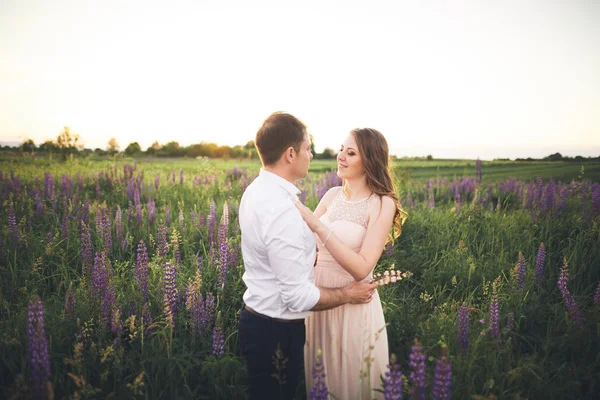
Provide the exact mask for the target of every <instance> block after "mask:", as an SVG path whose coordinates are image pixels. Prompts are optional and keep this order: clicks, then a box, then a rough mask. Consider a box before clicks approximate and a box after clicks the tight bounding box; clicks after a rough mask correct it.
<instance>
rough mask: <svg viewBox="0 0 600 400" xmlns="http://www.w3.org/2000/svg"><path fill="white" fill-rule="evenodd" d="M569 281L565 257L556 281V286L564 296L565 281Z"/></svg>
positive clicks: (565, 289)
mask: <svg viewBox="0 0 600 400" xmlns="http://www.w3.org/2000/svg"><path fill="white" fill-rule="evenodd" d="M568 281H569V264H568V263H567V258H566V257H565V258H564V259H563V265H562V267H561V269H560V273H559V275H558V282H557V286H558V290H560V292H561V293H563V296H564V292H565V291H567V290H568V289H567V282H568Z"/></svg>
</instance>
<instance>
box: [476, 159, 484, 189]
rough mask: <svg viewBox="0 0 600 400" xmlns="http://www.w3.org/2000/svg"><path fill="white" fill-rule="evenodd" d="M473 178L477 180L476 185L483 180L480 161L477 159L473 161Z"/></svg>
mask: <svg viewBox="0 0 600 400" xmlns="http://www.w3.org/2000/svg"><path fill="white" fill-rule="evenodd" d="M475 177H476V179H477V183H478V184H480V183H481V180H482V178H483V173H482V170H481V160H480V159H479V157H478V158H477V160H476V161H475Z"/></svg>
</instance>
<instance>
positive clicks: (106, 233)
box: [100, 209, 112, 255]
mask: <svg viewBox="0 0 600 400" xmlns="http://www.w3.org/2000/svg"><path fill="white" fill-rule="evenodd" d="M100 227H101V235H102V242H103V243H104V251H105V252H106V254H107V255H110V254H111V253H112V233H111V223H110V215H109V213H108V210H107V209H104V210H102V217H101V223H100Z"/></svg>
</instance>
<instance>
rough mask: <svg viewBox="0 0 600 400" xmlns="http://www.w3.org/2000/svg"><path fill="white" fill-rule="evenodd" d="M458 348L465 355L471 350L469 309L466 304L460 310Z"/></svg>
mask: <svg viewBox="0 0 600 400" xmlns="http://www.w3.org/2000/svg"><path fill="white" fill-rule="evenodd" d="M458 348H459V349H460V350H461V352H462V353H463V354H466V352H467V350H468V349H469V308H468V307H467V304H466V303H462V305H461V306H460V309H459V310H458Z"/></svg>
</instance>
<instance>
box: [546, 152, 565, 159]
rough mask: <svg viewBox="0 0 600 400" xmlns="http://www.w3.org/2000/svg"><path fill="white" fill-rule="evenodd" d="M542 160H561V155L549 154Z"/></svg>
mask: <svg viewBox="0 0 600 400" xmlns="http://www.w3.org/2000/svg"><path fill="white" fill-rule="evenodd" d="M544 160H547V161H562V160H563V156H562V154H560V153H554V154H551V155H549V156H548V157H544Z"/></svg>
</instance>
